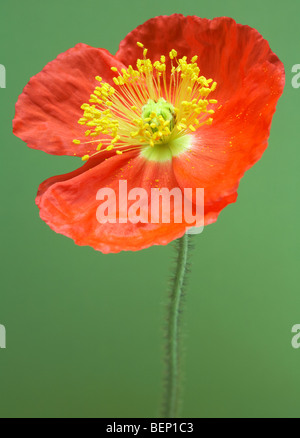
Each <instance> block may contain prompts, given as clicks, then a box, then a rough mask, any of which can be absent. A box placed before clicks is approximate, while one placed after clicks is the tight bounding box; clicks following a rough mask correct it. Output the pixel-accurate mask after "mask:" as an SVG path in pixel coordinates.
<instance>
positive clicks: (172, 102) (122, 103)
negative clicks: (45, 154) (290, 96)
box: [73, 42, 217, 161]
mask: <svg viewBox="0 0 300 438" xmlns="http://www.w3.org/2000/svg"><path fill="white" fill-rule="evenodd" d="M137 46H138V47H140V48H141V49H143V50H142V52H143V59H138V60H137V62H136V67H133V66H131V65H130V66H128V68H127V69H125V68H122V69H121V71H118V69H117V67H111V70H112V71H113V72H115V73H117V75H116V77H114V78H113V82H114V84H115V86H114V87H113V86H111V85H110V84H108V83H106V82H103V80H102V78H101V77H100V76H96V80H97V81H98V85H97V86H96V87H95V90H94V92H93V93H92V94H91V95H90V100H89V102H88V103H84V104H83V105H82V106H81V109H82V110H83V115H82V117H81V118H80V119H79V120H78V123H79V125H85V126H86V127H87V128H88V129H87V130H85V131H84V134H83V138H86V140H89V141H83V140H77V139H74V140H73V143H74V144H75V145H79V144H81V142H82V143H83V144H88V147H87V150H88V151H91V154H92V155H91V156H93V155H94V154H97V153H101V152H102V151H104V150H107V151H111V150H112V149H114V148H115V150H116V154H118V155H120V154H121V153H122V152H124V151H128V150H134V149H142V148H145V147H147V146H150V147H154V146H156V145H159V144H167V143H169V142H173V141H175V140H176V141H177V139H178V138H180V137H183V136H186V135H187V134H192V133H194V132H195V131H196V130H197V129H199V128H200V127H201V126H203V125H210V124H211V123H212V121H213V119H212V117H211V116H212V115H213V114H214V112H215V111H214V110H213V109H212V105H215V104H216V103H217V100H216V99H208V96H209V95H210V93H212V92H213V91H214V90H215V89H216V86H217V83H216V82H214V81H213V79H211V78H209V79H206V78H205V77H204V76H201V75H200V68H199V66H198V64H197V60H198V57H197V56H193V57H192V58H191V62H188V60H187V57H186V56H183V57H182V58H179V59H178V58H177V56H178V53H177V51H176V50H175V49H172V50H171V51H170V52H169V58H170V59H171V66H169V64H168V63H166V57H165V56H164V55H161V56H160V58H159V59H160V60H159V61H155V62H152V61H151V60H150V59H148V58H147V53H148V50H147V48H144V45H143V44H142V43H140V42H137ZM167 69H169V73H167ZM148 108H150V110H149V111H148ZM99 141H101V143H100V142H99ZM102 146H103V148H102ZM92 151H94V152H92ZM89 158H90V155H85V156H84V157H83V158H82V159H83V161H86V160H88V159H89Z"/></svg>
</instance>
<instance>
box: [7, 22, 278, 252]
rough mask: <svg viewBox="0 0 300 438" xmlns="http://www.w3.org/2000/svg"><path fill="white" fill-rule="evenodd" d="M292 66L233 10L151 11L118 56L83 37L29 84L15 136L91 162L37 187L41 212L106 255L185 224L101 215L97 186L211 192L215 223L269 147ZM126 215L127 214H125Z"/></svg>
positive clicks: (170, 235) (179, 230)
mask: <svg viewBox="0 0 300 438" xmlns="http://www.w3.org/2000/svg"><path fill="white" fill-rule="evenodd" d="M283 87H284V67H283V64H282V63H281V62H280V60H279V59H278V57H277V56H276V55H275V54H274V53H273V52H272V51H271V49H270V47H269V44H268V42H267V41H266V40H264V39H263V38H262V36H261V35H260V34H259V33H258V32H257V31H256V30H255V29H252V28H250V27H248V26H243V25H239V24H237V23H236V22H235V21H234V20H232V19H230V18H225V17H223V18H215V19H213V20H207V19H201V18H198V17H194V16H190V17H184V16H182V15H178V14H175V15H172V16H160V17H157V18H153V19H151V20H149V21H147V22H146V23H144V24H143V25H141V26H139V27H137V28H136V29H135V30H133V31H132V32H131V33H130V34H129V35H127V37H126V38H125V39H124V40H123V41H122V42H121V44H120V48H119V50H118V52H117V53H116V55H115V56H113V55H111V54H110V53H109V52H108V51H106V50H105V49H98V48H93V47H90V46H87V45H85V44H78V45H77V46H75V47H74V48H72V49H70V50H68V51H67V52H65V53H63V54H61V55H59V56H58V57H57V59H56V60H54V61H52V62H50V63H49V64H48V65H47V66H46V67H45V68H44V69H43V70H42V71H41V72H40V73H39V74H37V75H36V76H35V77H33V78H32V79H31V80H30V81H29V83H28V85H26V87H25V89H24V91H23V93H22V94H21V96H20V97H19V100H18V102H17V104H16V115H15V119H14V122H13V127H14V133H15V135H17V136H18V137H20V138H21V139H22V140H24V141H25V142H26V143H27V144H28V146H29V147H31V148H34V149H41V150H43V151H45V152H47V153H50V154H56V155H75V156H79V157H83V160H84V161H86V160H87V162H86V163H85V164H84V165H83V166H81V167H80V168H79V169H78V170H76V171H74V172H71V173H69V174H66V175H60V176H54V177H52V178H50V179H48V180H46V181H45V182H44V183H42V184H41V185H40V187H39V191H38V195H37V205H38V207H39V209H40V216H41V218H42V219H43V220H44V221H45V222H46V223H47V224H48V225H49V226H50V227H51V228H52V229H53V230H54V231H56V232H58V233H61V234H64V235H66V236H68V237H71V238H72V239H74V241H75V243H76V244H78V245H90V246H92V247H93V248H95V249H96V250H100V251H102V252H104V253H108V252H119V251H121V250H139V249H142V248H146V247H149V246H151V245H154V244H162V245H164V244H167V243H169V242H170V241H172V240H174V239H176V238H179V237H181V236H182V235H183V234H184V233H185V231H186V227H187V223H186V222H185V221H184V220H183V221H182V222H181V223H175V221H174V220H173V221H172V222H171V223H169V224H167V223H162V221H159V223H141V222H140V223H129V222H128V223H106V224H105V223H102V224H101V223H99V221H98V220H97V218H96V211H97V208H98V207H99V200H97V199H96V194H97V193H98V190H99V189H100V188H101V187H103V188H104V187H106V188H112V189H114V190H115V192H116V193H117V195H118V193H119V192H118V191H119V180H120V179H121V180H122V179H124V180H126V181H127V183H128V190H130V189H131V188H134V187H141V188H143V189H145V190H146V191H147V193H149V192H150V190H151V188H154V187H157V188H158V189H160V188H161V187H164V188H168V189H170V190H171V189H172V188H180V189H181V190H183V189H184V188H192V189H194V188H197V187H200V188H204V190H205V202H204V213H205V217H204V220H205V224H206V225H207V224H210V223H212V222H214V221H216V219H217V217H218V215H219V213H220V211H221V210H222V209H223V208H224V207H226V206H227V205H228V204H229V203H232V202H235V200H236V198H237V188H238V185H239V181H240V179H241V177H242V176H243V175H244V173H245V171H246V170H247V169H249V168H250V167H251V166H252V165H253V164H254V163H255V162H256V161H257V160H258V159H259V158H260V157H261V155H262V154H263V152H264V150H265V149H266V147H267V142H268V137H269V133H270V126H271V121H272V116H273V114H274V112H275V109H276V104H277V101H278V99H279V97H280V95H281V94H282V91H283ZM119 213H120V212H118V211H117V214H119Z"/></svg>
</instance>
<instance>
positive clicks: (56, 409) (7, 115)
mask: <svg viewBox="0 0 300 438" xmlns="http://www.w3.org/2000/svg"><path fill="white" fill-rule="evenodd" d="M174 12H180V13H183V14H185V15H198V16H200V17H207V18H213V17H215V16H222V15H226V16H230V17H233V18H235V19H236V21H237V22H239V23H242V24H248V25H250V26H252V27H255V28H256V29H258V31H259V32H261V33H262V34H263V36H264V37H265V38H266V39H267V40H268V41H269V42H270V45H271V48H272V49H273V51H275V53H276V54H277V55H278V56H279V57H280V59H281V60H282V61H283V62H284V64H285V67H286V74H287V82H286V88H285V91H284V94H283V96H282V98H281V99H280V101H279V105H278V110H277V112H276V114H275V116H274V119H273V126H272V132H271V136H270V143H269V148H268V150H267V151H266V153H265V154H264V156H263V158H262V160H261V161H260V162H259V163H257V165H256V166H255V167H254V168H252V169H251V170H250V171H249V172H248V173H247V174H246V176H245V177H244V178H243V180H242V182H241V185H240V188H239V198H238V201H237V203H236V204H234V205H231V206H229V207H227V208H226V209H225V210H224V211H223V212H222V214H221V216H220V218H219V220H218V222H217V223H215V224H214V225H210V226H209V227H207V228H206V229H205V231H204V233H203V234H201V235H197V236H196V238H195V242H196V249H195V251H194V254H193V270H192V273H191V276H190V281H189V288H188V297H187V300H186V301H187V309H186V312H185V318H184V324H185V333H186V335H185V370H186V373H185V389H184V404H183V410H182V415H183V416H186V417H298V416H299V394H300V373H299V367H300V350H294V349H293V348H292V346H291V339H292V334H291V328H292V326H293V325H294V324H297V323H300V313H299V311H300V294H299V286H298V285H299V271H298V269H299V267H298V266H299V228H298V217H299V213H300V211H299V192H298V187H297V185H298V184H299V158H300V148H299V132H300V131H299V99H300V89H299V90H296V89H293V88H292V86H291V78H292V74H291V67H292V65H293V64H297V63H299V62H300V55H299V38H298V29H299V25H298V20H299V16H300V3H297V2H296V1H295V0H293V1H291V0H286V1H285V2H284V4H282V2H281V1H278V0H276V1H274V0H264V1H261V0H253V1H251V2H249V1H241V0H236V1H234V0H231V1H224V0H222V1H216V0H215V1H210V2H204V1H199V0H197V1H188V0H187V1H177V0H172V1H170V0H168V1H164V0H159V1H156V0H152V1H151V2H145V1H144V2H143V1H141V0H140V1H136V0H134V1H132V0H131V1H129V2H119V1H114V0H110V1H105V2H104V1H101V0H97V1H95V0H89V1H88V2H84V1H75V0H72V1H67V0H52V1H51V2H41V1H37V0H31V1H28V0H27V1H21V0H19V1H16V0H15V1H13V0H11V1H10V2H5V3H2V4H1V18H0V64H3V65H5V67H6V70H7V88H6V89H0V109H1V118H0V133H1V134H0V136H1V137H0V138H1V228H0V230H1V261H0V266H1V277H0V286H1V295H0V324H4V325H5V326H6V330H7V349H6V350H4V349H2V350H0V416H1V417H20V416H21V417H95V416H96V417H154V416H157V415H158V413H159V402H160V397H161V380H162V375H163V360H162V357H163V343H162V326H163V317H164V306H165V302H166V286H167V280H168V275H169V272H170V268H171V265H172V257H173V248H172V244H170V245H169V246H167V247H152V248H150V249H147V250H143V251H141V252H137V253H130V252H128V253H121V254H118V255H103V254H101V253H97V252H95V251H94V250H93V249H91V248H82V247H76V246H75V245H74V243H73V241H72V240H69V239H68V238H66V237H63V236H61V235H57V234H55V233H54V232H53V231H51V230H50V228H48V227H47V225H46V224H44V223H43V222H42V221H41V220H40V219H39V216H38V210H37V208H36V207H35V203H34V198H35V194H36V190H37V187H38V185H39V183H40V182H42V181H43V180H45V179H46V178H47V177H49V176H52V175H55V174H60V173H66V172H68V171H71V170H73V169H75V168H76V167H78V166H79V165H81V162H80V161H78V160H77V159H73V158H70V157H55V156H50V155H46V154H45V153H43V152H40V151H34V150H30V149H28V148H27V147H26V145H25V144H24V143H23V142H22V141H21V140H19V139H18V138H16V137H14V136H13V135H12V132H11V121H12V119H13V116H14V104H15V102H16V100H17V98H18V95H19V94H20V93H21V91H22V89H23V87H24V86H25V84H26V83H27V82H28V80H29V78H30V77H31V76H33V75H35V74H36V73H38V72H39V71H40V70H41V69H42V68H43V67H44V65H45V64H46V63H47V62H49V61H51V60H52V59H54V58H55V57H56V56H57V55H58V54H59V53H61V52H63V51H65V50H67V49H68V48H70V47H72V46H74V45H75V44H76V43H78V42H84V43H87V44H89V45H91V46H95V47H104V48H107V49H108V50H109V51H110V52H112V53H115V52H116V50H117V48H118V44H119V42H120V41H121V40H122V39H123V38H124V37H125V35H126V34H127V33H128V32H130V31H131V30H132V29H134V28H135V27H136V26H137V25H139V24H141V23H143V22H144V21H146V20H147V19H149V18H151V17H154V16H156V15H161V14H172V13H174ZM161 37H162V38H168V35H162V36H161ZM99 73H101V72H99Z"/></svg>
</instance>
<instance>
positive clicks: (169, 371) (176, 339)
mask: <svg viewBox="0 0 300 438" xmlns="http://www.w3.org/2000/svg"><path fill="white" fill-rule="evenodd" d="M189 239H190V235H188V234H185V235H184V236H183V237H181V238H180V239H178V241H177V242H176V244H177V251H178V252H177V260H176V268H175V273H174V278H173V280H172V285H171V293H170V298H169V305H168V314H167V330H166V350H167V355H166V385H165V397H164V406H163V417H164V418H177V417H178V415H179V401H180V400H179V399H180V314H181V313H182V301H183V289H184V285H185V281H186V275H187V272H188V265H187V263H188V253H189Z"/></svg>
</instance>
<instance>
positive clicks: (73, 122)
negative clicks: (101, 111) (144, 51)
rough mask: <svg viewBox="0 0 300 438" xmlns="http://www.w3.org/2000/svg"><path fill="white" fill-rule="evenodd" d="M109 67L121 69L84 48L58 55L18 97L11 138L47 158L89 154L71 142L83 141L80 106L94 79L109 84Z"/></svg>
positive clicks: (100, 53) (104, 56) (104, 54)
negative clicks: (52, 155) (100, 79)
mask: <svg viewBox="0 0 300 438" xmlns="http://www.w3.org/2000/svg"><path fill="white" fill-rule="evenodd" d="M112 66H116V67H118V68H122V67H124V66H123V64H121V63H120V62H118V61H117V60H116V59H115V58H114V57H113V56H112V55H111V54H110V53H109V52H108V51H107V50H104V49H97V48H94V47H90V46H88V45H86V44H77V45H76V46H75V47H74V48H72V49H69V50H67V51H66V52H64V53H62V54H60V55H59V56H58V57H57V58H56V59H55V60H54V61H52V62H50V63H49V64H47V65H46V67H45V68H44V69H43V70H42V71H41V72H40V73H38V74H37V75H36V76H34V77H33V78H31V79H30V81H29V83H28V84H27V85H26V87H25V88H24V90H23V93H22V94H21V95H20V96H19V100H18V102H17V104H16V114H15V118H14V121H13V132H14V134H15V135H16V136H17V137H20V138H21V139H22V140H23V141H25V142H26V143H27V145H28V146H29V147H31V148H33V149H41V150H43V151H45V152H47V153H49V154H55V155H77V156H84V155H87V154H89V152H90V148H89V146H88V145H86V144H74V143H73V140H74V139H78V138H79V139H81V138H82V137H83V138H84V132H85V131H86V129H87V128H86V127H85V126H82V125H79V124H78V120H79V119H80V117H82V113H83V111H82V109H81V106H82V104H83V103H87V102H88V101H89V98H90V95H91V94H92V93H93V91H94V89H95V86H97V84H98V83H97V81H96V80H95V77H96V76H102V78H103V80H104V81H105V82H108V83H110V84H113V80H112V78H113V77H114V75H115V74H114V73H113V72H112V71H111V67H112ZM94 149H95V148H94ZM93 151H94V150H93ZM93 151H92V152H93Z"/></svg>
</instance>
